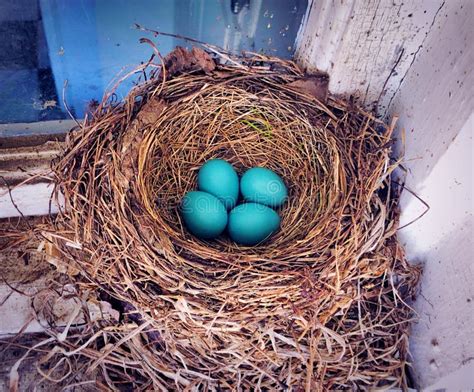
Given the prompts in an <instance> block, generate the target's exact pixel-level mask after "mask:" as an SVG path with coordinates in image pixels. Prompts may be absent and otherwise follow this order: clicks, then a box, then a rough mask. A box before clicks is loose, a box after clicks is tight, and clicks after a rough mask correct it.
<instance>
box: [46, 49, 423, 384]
mask: <svg viewBox="0 0 474 392" xmlns="http://www.w3.org/2000/svg"><path fill="white" fill-rule="evenodd" d="M241 61H244V62H245V64H246V65H247V67H239V68H237V67H232V66H226V65H222V64H218V65H217V68H216V70H214V71H213V72H208V73H203V72H199V71H193V72H190V73H183V74H180V75H175V76H172V75H168V77H167V79H165V78H160V77H159V76H158V75H157V74H156V73H155V74H154V75H152V77H151V78H150V79H148V80H147V81H146V82H144V83H142V84H141V85H139V86H137V87H135V88H134V89H133V90H132V91H131V92H130V94H129V95H128V96H127V97H126V98H125V100H124V102H122V103H120V104H113V103H110V101H104V102H102V103H101V104H100V105H99V107H98V109H97V110H96V112H95V113H94V115H93V116H91V117H90V118H89V119H88V120H87V121H86V122H85V123H84V125H83V126H82V128H80V129H77V130H76V131H75V132H73V133H72V134H71V135H70V138H69V141H68V145H67V148H66V150H65V151H64V154H63V156H62V157H61V158H60V159H59V160H58V161H57V162H55V164H54V172H55V174H56V177H57V181H58V183H59V184H60V185H59V186H58V188H57V191H58V193H59V192H61V193H62V194H63V195H64V199H65V204H66V208H65V209H64V211H62V212H61V214H60V216H59V217H58V219H57V221H56V225H57V229H58V231H63V232H67V233H69V237H71V239H72V240H74V241H75V243H78V244H81V247H82V250H81V251H77V250H74V251H71V249H70V248H68V247H67V245H66V244H65V242H64V241H60V240H57V241H56V245H57V247H58V248H59V249H60V250H61V251H62V252H63V254H64V256H65V257H67V258H68V259H69V260H70V262H71V263H74V265H75V266H76V267H77V268H78V269H79V270H81V271H82V276H83V277H85V278H86V279H87V281H88V282H92V286H94V287H96V289H100V290H102V291H105V292H107V293H108V294H110V295H111V296H112V297H114V298H116V299H118V300H119V301H121V303H125V304H127V306H128V308H127V309H128V311H129V315H130V317H128V318H127V316H126V317H125V321H124V322H123V325H122V326H108V327H107V328H104V327H103V326H102V327H101V326H99V325H93V326H91V328H92V332H93V334H92V335H91V336H93V337H94V338H91V337H90V336H89V338H88V339H89V340H87V339H86V338H83V340H81V339H78V338H77V337H76V340H75V341H74V342H73V341H72V340H67V341H66V342H63V343H61V345H62V346H66V347H65V348H64V350H72V349H73V348H74V347H75V348H76V351H75V355H80V354H81V353H82V355H83V360H84V361H90V367H89V371H90V372H93V371H95V372H98V373H95V374H98V377H99V379H100V380H101V381H100V382H101V385H108V386H109V387H110V388H118V386H119V385H121V383H126V384H127V385H130V386H131V387H133V388H135V389H137V390H145V389H147V388H148V389H152V390H173V389H178V390H284V389H286V388H290V389H291V388H293V390H307V391H315V390H321V391H322V390H329V389H347V388H349V389H350V388H352V389H357V388H364V387H369V386H370V387H388V386H400V387H406V385H407V384H406V383H407V381H406V373H405V372H406V366H407V361H408V331H409V324H410V321H411V319H412V311H411V309H410V307H409V306H408V305H407V304H406V301H407V300H408V299H409V298H410V296H412V295H413V293H414V290H415V287H416V283H417V281H418V276H419V270H418V269H417V268H414V267H412V266H410V265H409V264H408V263H407V262H406V259H405V256H404V252H403V249H402V248H401V246H400V244H399V243H398V241H397V239H396V228H397V225H398V210H397V195H396V194H395V192H394V190H393V189H392V187H391V183H390V173H391V171H392V170H393V165H392V164H391V163H390V162H391V161H390V157H389V155H390V145H391V137H392V134H391V133H392V129H391V128H390V127H387V126H385V125H384V124H383V123H381V122H379V121H378V120H376V119H375V118H374V117H373V115H371V114H370V113H367V112H365V111H363V110H362V109H360V108H358V107H357V106H355V105H353V104H352V103H350V102H346V101H344V100H341V99H338V98H335V97H329V98H328V101H327V102H326V103H322V102H320V101H319V100H318V99H316V98H314V97H313V96H311V95H308V94H306V93H303V92H301V91H298V90H295V89H293V88H290V87H289V86H288V83H291V82H293V81H295V80H298V79H301V78H302V77H303V76H304V75H303V73H302V71H301V70H300V69H299V68H298V67H297V66H296V65H295V64H294V63H292V62H287V61H283V60H279V59H275V58H267V57H263V56H257V57H255V58H251V57H250V58H249V57H247V58H245V59H243V60H241ZM275 65H278V66H275ZM212 158H222V159H226V160H228V161H229V162H231V163H232V164H233V165H234V167H235V168H236V170H237V171H238V172H239V174H241V173H242V172H243V171H244V170H245V169H246V168H250V167H253V166H264V167H268V168H270V169H272V170H274V171H275V172H277V173H278V174H279V175H281V177H282V178H283V179H284V181H285V183H286V184H287V186H288V189H289V199H288V202H287V203H286V204H285V205H284V206H283V207H282V208H281V209H280V211H279V213H280V216H281V219H282V224H281V229H280V230H279V232H278V233H276V234H274V235H273V236H272V237H271V238H270V240H268V241H267V242H265V243H263V244H261V245H258V246H255V247H242V246H239V245H237V244H235V243H232V242H231V241H230V240H229V239H228V238H226V237H222V238H220V239H218V240H216V241H211V242H207V241H202V240H199V239H197V238H195V237H193V236H192V235H190V234H189V233H188V232H187V231H186V230H185V228H184V227H183V224H182V222H181V220H180V216H179V203H180V200H181V198H182V196H183V195H184V194H185V193H186V192H187V191H189V190H191V189H193V188H195V187H196V175H197V171H198V169H199V167H200V166H201V165H202V164H203V163H204V162H206V161H207V160H209V159H212ZM145 323H146V326H144V324H145ZM134 325H135V328H141V329H140V331H139V333H131V332H130V328H132V329H133V326H134ZM92 332H91V333H92ZM98 336H100V337H101V339H98V338H97V337H98ZM151 337H154V338H153V339H152V338H151ZM99 340H100V341H105V342H107V344H113V345H114V346H113V350H110V349H108V350H106V351H103V350H102V348H101V343H100V342H99ZM77 347H80V349H79V350H78V349H77ZM58 355H59V354H58ZM74 382H78V381H77V380H75V381H74Z"/></svg>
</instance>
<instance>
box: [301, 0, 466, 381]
mask: <svg viewBox="0 0 474 392" xmlns="http://www.w3.org/2000/svg"><path fill="white" fill-rule="evenodd" d="M473 20H474V1H471V0H466V1H461V0H450V1H442V0H419V1H411V2H406V1H402V0H394V1H392V0H364V1H356V0H349V1H344V2H338V1H331V0H321V1H314V2H313V4H312V5H311V6H310V7H309V10H308V13H307V21H306V23H305V24H304V25H303V26H302V28H301V30H300V35H299V38H298V47H297V58H298V61H299V62H300V64H302V65H303V66H304V67H306V68H307V69H308V70H309V71H311V70H312V69H315V68H318V69H321V70H324V71H327V72H329V74H330V76H331V82H330V89H331V90H332V91H333V92H335V93H338V94H354V95H356V96H358V97H359V98H360V102H361V103H363V104H365V105H366V106H368V107H369V108H372V107H373V103H374V101H377V100H380V102H379V105H378V110H379V113H380V114H381V115H384V116H386V117H387V119H389V118H391V117H392V116H398V117H399V121H398V127H397V133H396V135H397V136H398V139H399V141H398V143H397V146H396V150H397V151H399V152H403V150H404V152H405V161H404V163H403V165H404V167H405V168H406V169H407V170H408V174H407V187H408V188H410V189H412V190H413V191H414V192H415V193H416V194H417V195H418V196H420V197H421V198H423V199H424V200H425V201H426V202H428V204H429V205H430V207H431V208H430V210H429V212H428V213H427V214H426V215H425V216H424V217H423V218H422V219H420V220H418V221H417V222H416V223H414V224H412V225H411V226H408V227H407V228H405V229H402V230H400V231H399V235H400V239H401V240H402V242H403V243H405V245H406V250H407V256H408V258H409V259H410V260H411V261H412V262H415V263H416V262H422V263H423V264H424V266H425V271H424V274H423V277H422V282H421V294H420V296H419V298H418V300H417V301H416V303H415V305H414V306H415V308H416V310H417V311H418V314H419V322H418V323H417V324H416V325H415V326H414V328H413V333H412V339H411V351H412V354H413V364H414V368H415V370H416V373H417V381H418V382H419V384H420V385H421V386H422V387H426V388H428V389H430V390H433V388H448V390H460V389H461V390H466V389H469V390H470V389H471V388H474V376H472V373H471V371H472V369H473V363H474V340H473V325H474V323H473V322H474V319H473V314H474V312H473V301H474V291H473V287H474V284H473V281H474V271H473V261H474V249H473V201H472V194H473V157H472V155H473V141H472V136H473V127H474V125H473V121H474V120H473V114H472V113H473V112H474V94H473V86H474V73H473V64H474V47H473V42H474V31H473V29H474V27H473V26H474V24H473ZM403 139H404V140H405V143H404V144H405V145H404V146H403V143H402V140H403ZM401 205H402V213H403V214H402V224H403V223H408V222H409V221H411V220H412V219H413V218H415V217H416V216H418V215H419V214H420V213H421V212H423V208H424V206H423V205H422V204H421V203H420V202H419V201H418V199H416V198H415V197H413V196H412V195H411V194H410V193H408V192H405V193H404V194H403V197H402V200H401ZM458 369H459V370H458ZM454 372H457V373H454ZM463 376H464V377H463ZM454 382H455V383H454ZM430 386H431V387H430Z"/></svg>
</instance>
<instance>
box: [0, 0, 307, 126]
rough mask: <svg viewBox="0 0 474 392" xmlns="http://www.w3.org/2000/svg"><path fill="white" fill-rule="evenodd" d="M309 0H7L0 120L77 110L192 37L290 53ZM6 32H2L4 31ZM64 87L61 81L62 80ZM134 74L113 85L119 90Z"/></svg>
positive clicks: (1, 11) (0, 24) (0, 27)
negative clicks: (154, 56)
mask: <svg viewBox="0 0 474 392" xmlns="http://www.w3.org/2000/svg"><path fill="white" fill-rule="evenodd" d="M306 7H307V0H134V1H131V0H7V1H4V2H2V5H0V34H1V35H2V38H3V40H2V41H3V43H2V44H1V45H3V48H0V49H2V50H0V85H1V89H0V123H8V122H31V121H42V120H53V119H61V118H65V117H66V110H65V109H66V108H65V105H64V102H63V97H62V96H63V90H64V96H65V98H66V103H67V105H68V107H69V108H70V110H71V112H72V113H73V115H74V116H76V117H77V118H81V117H83V116H84V113H85V110H86V107H87V105H88V103H89V102H90V101H91V100H98V101H100V100H101V99H102V96H103V94H104V91H105V90H106V89H107V88H109V87H110V86H111V82H112V81H113V80H116V79H117V77H119V75H124V74H126V73H127V72H128V71H130V70H131V69H133V68H134V67H135V66H136V65H137V64H139V63H140V62H142V61H146V60H148V59H149V57H150V55H151V54H152V50H151V48H150V47H149V46H148V45H144V44H139V43H138V42H139V39H140V38H141V37H148V38H151V39H152V40H153V41H154V42H155V43H156V44H157V46H158V48H159V50H160V52H161V53H162V54H163V55H166V54H167V53H168V52H169V51H170V50H172V48H173V47H175V46H176V45H183V46H189V44H187V43H186V42H183V41H181V40H179V39H175V38H168V37H163V36H159V37H156V38H155V37H153V36H151V35H150V34H147V33H145V32H143V31H139V30H137V29H136V28H135V27H134V25H135V23H138V24H140V25H142V26H144V27H147V28H150V29H154V30H160V31H163V32H169V33H174V34H180V35H183V36H188V37H192V38H195V39H198V40H200V41H205V42H208V43H212V44H215V45H217V46H220V47H223V48H225V49H227V50H231V51H233V52H235V53H239V52H240V51H242V50H251V51H262V52H264V53H267V54H272V55H276V56H280V57H284V58H290V57H291V56H292V54H293V50H294V42H295V38H296V34H297V32H298V29H299V26H300V24H301V21H302V18H303V15H304V13H305V11H306ZM8 37H9V39H5V38H8ZM66 81H67V87H64V86H65V85H66ZM133 81H134V78H131V79H129V80H128V81H127V82H125V83H124V84H123V85H122V86H121V87H120V89H119V90H118V96H119V98H121V97H123V95H124V94H126V93H127V91H128V89H129V88H130V87H131V85H132V83H133Z"/></svg>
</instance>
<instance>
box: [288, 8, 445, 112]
mask: <svg viewBox="0 0 474 392" xmlns="http://www.w3.org/2000/svg"><path fill="white" fill-rule="evenodd" d="M444 6H445V2H444V1H443V0H418V1H403V0H364V1H356V0H348V1H316V0H315V1H313V2H312V4H311V6H310V7H309V9H308V13H307V15H306V18H307V20H306V21H305V23H304V25H303V27H302V28H301V31H300V34H299V36H298V40H297V50H296V59H297V60H298V61H299V63H300V64H301V65H302V66H304V67H305V68H306V69H308V70H309V71H311V70H314V69H320V70H322V71H326V72H328V73H329V74H330V76H331V81H330V85H329V88H330V90H331V91H332V92H334V93H343V94H354V95H357V96H359V97H360V99H361V102H362V103H363V104H364V105H367V106H368V107H374V106H375V105H376V103H377V102H379V101H380V105H379V108H380V110H381V111H384V110H385V109H386V108H387V107H388V106H389V105H390V103H391V101H392V100H393V98H394V96H395V94H396V93H397V91H398V90H399V88H400V85H401V84H402V83H403V80H404V78H405V77H406V75H407V73H408V72H410V68H411V66H412V65H413V62H414V61H415V59H416V57H417V55H418V53H419V52H420V50H421V48H423V45H424V43H425V41H426V38H427V37H428V35H429V34H430V32H431V30H432V29H434V28H436V26H435V22H436V20H437V19H439V18H440V17H441V16H442V12H443V8H444Z"/></svg>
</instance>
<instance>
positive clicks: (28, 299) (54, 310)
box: [0, 279, 119, 337]
mask: <svg viewBox="0 0 474 392" xmlns="http://www.w3.org/2000/svg"><path fill="white" fill-rule="evenodd" d="M13 286H15V284H14V283H13ZM17 288H18V289H19V290H20V291H21V292H22V293H23V294H21V293H19V292H17V291H13V290H12V289H11V288H10V287H9V286H7V285H0V303H2V306H0V337H2V336H7V335H15V334H17V333H19V332H20V331H22V332H24V333H35V332H44V331H45V330H46V329H47V328H48V321H47V319H46V318H45V313H44V312H42V308H43V306H44V304H46V303H47V304H48V305H49V306H48V307H47V308H48V311H49V314H48V317H49V316H51V317H52V319H53V320H54V322H55V324H56V326H66V325H67V323H68V322H69V321H70V320H71V321H73V323H72V324H73V325H77V326H80V325H81V324H84V315H83V312H82V310H81V308H82V306H83V305H86V306H87V308H88V311H89V316H90V317H91V320H98V319H114V320H118V318H119V314H118V312H117V311H116V310H114V309H113V308H112V307H111V305H110V304H109V303H108V302H105V301H100V302H97V303H95V302H90V301H89V302H86V301H85V300H84V301H81V300H80V299H79V298H78V297H77V296H74V294H75V291H74V287H73V286H65V287H64V288H63V296H62V297H60V296H59V295H58V294H57V293H56V292H55V291H52V290H48V289H47V284H46V282H44V281H43V280H41V279H40V280H37V281H35V282H34V283H32V284H28V285H20V286H19V287H17ZM35 309H36V311H35Z"/></svg>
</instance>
